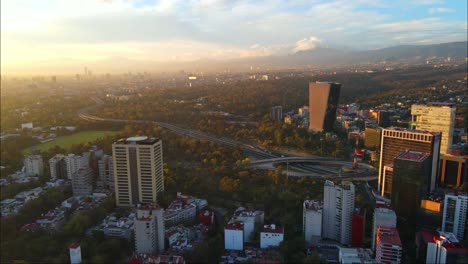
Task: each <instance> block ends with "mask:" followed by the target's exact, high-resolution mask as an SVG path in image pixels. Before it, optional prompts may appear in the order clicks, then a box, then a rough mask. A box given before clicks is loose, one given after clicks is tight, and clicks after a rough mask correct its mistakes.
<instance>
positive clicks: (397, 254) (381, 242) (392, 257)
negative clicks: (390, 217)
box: [375, 226, 403, 264]
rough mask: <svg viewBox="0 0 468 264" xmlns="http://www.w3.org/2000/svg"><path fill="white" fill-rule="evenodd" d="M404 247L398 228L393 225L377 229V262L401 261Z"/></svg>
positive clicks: (397, 262)
mask: <svg viewBox="0 0 468 264" xmlns="http://www.w3.org/2000/svg"><path fill="white" fill-rule="evenodd" d="M402 252H403V248H402V246H401V240H400V235H399V234H398V230H397V229H396V228H392V227H383V226H381V227H379V228H378V229H377V239H376V249H375V260H376V261H377V263H389V264H390V263H391V264H399V263H401V256H402Z"/></svg>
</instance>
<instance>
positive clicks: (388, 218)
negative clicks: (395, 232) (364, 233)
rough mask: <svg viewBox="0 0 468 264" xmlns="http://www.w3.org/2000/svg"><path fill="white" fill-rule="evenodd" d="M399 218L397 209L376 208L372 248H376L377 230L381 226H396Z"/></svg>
mask: <svg viewBox="0 0 468 264" xmlns="http://www.w3.org/2000/svg"><path fill="white" fill-rule="evenodd" d="M396 224H397V218H396V214H395V211H393V210H390V209H388V208H375V210H374V221H373V226H372V249H375V241H376V239H377V230H378V228H379V227H394V228H396Z"/></svg>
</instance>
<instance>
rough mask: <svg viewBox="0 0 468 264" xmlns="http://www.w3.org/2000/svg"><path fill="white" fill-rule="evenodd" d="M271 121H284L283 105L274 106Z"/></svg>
mask: <svg viewBox="0 0 468 264" xmlns="http://www.w3.org/2000/svg"><path fill="white" fill-rule="evenodd" d="M270 119H271V120H272V121H281V120H283V107H282V106H281V105H279V106H273V107H272V108H271V112H270Z"/></svg>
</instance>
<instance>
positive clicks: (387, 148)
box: [378, 128, 441, 197]
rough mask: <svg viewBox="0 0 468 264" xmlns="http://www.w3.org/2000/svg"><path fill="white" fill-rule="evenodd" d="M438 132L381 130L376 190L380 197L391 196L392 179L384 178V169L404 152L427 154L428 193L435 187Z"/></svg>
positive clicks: (389, 177) (438, 143) (397, 129)
mask: <svg viewBox="0 0 468 264" xmlns="http://www.w3.org/2000/svg"><path fill="white" fill-rule="evenodd" d="M440 137H441V134H440V132H427V131H419V130H407V129H402V128H389V129H383V130H382V140H381V143H380V161H379V168H380V169H379V179H378V189H379V193H380V195H382V196H387V197H390V196H391V194H392V184H393V177H391V175H386V176H385V177H384V167H385V166H389V165H391V164H393V162H394V159H395V157H396V156H398V155H399V154H400V153H401V152H403V151H405V150H412V151H418V152H423V153H428V155H429V160H430V163H431V169H430V175H431V179H430V184H429V191H433V190H434V189H435V185H436V178H437V166H438V163H439V149H440Z"/></svg>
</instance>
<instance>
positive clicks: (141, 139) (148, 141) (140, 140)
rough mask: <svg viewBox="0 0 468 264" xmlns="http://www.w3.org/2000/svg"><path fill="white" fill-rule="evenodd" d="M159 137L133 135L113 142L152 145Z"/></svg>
mask: <svg viewBox="0 0 468 264" xmlns="http://www.w3.org/2000/svg"><path fill="white" fill-rule="evenodd" d="M159 140H160V139H159V138H154V137H147V136H135V137H128V138H121V139H119V140H117V141H116V142H115V143H114V144H128V145H153V144H155V143H156V142H158V141H159Z"/></svg>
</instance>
